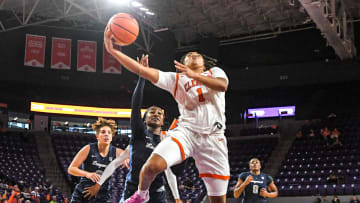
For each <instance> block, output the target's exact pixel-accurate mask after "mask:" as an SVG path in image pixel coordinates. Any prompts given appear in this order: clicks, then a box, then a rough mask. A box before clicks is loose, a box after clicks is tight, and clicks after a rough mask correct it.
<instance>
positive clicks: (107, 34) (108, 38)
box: [104, 27, 115, 54]
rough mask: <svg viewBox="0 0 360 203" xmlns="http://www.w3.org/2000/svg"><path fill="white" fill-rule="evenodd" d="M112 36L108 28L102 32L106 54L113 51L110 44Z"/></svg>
mask: <svg viewBox="0 0 360 203" xmlns="http://www.w3.org/2000/svg"><path fill="white" fill-rule="evenodd" d="M112 38H113V34H112V33H111V32H110V29H109V28H108V27H106V28H105V31H104V45H105V49H106V50H107V52H109V53H110V54H111V53H112V52H113V51H114V50H115V49H114V45H113V42H112Z"/></svg>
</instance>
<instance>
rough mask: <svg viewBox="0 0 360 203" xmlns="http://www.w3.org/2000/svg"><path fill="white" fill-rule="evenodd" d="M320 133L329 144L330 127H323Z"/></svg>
mask: <svg viewBox="0 0 360 203" xmlns="http://www.w3.org/2000/svg"><path fill="white" fill-rule="evenodd" d="M320 134H321V136H322V138H323V139H324V141H325V142H326V144H329V143H328V139H329V136H330V134H331V132H330V130H329V128H328V127H324V128H321V129H320Z"/></svg>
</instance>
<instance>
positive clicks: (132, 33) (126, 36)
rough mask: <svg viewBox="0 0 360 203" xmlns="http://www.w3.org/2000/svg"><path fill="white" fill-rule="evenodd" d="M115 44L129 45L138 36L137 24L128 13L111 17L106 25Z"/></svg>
mask: <svg viewBox="0 0 360 203" xmlns="http://www.w3.org/2000/svg"><path fill="white" fill-rule="evenodd" d="M107 26H108V27H109V29H110V32H112V34H113V35H114V39H115V41H116V43H117V44H119V45H121V46H126V45H130V44H131V43H133V42H134V41H135V40H136V38H137V36H138V35H139V23H138V22H137V20H136V19H135V18H134V17H133V16H131V15H130V14H128V13H118V14H115V15H113V16H112V17H111V19H110V20H109V22H108V25H107Z"/></svg>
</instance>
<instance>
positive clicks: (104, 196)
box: [70, 184, 111, 203]
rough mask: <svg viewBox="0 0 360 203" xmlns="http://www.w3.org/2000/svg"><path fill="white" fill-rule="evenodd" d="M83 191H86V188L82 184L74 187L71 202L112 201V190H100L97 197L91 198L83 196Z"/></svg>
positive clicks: (99, 202) (94, 202)
mask: <svg viewBox="0 0 360 203" xmlns="http://www.w3.org/2000/svg"><path fill="white" fill-rule="evenodd" d="M83 191H84V188H83V187H82V186H81V185H79V184H77V185H76V187H75V189H74V192H73V193H72V195H71V199H70V203H83V202H87V203H109V202H111V195H110V192H108V191H103V192H102V191H99V193H98V195H97V196H96V198H92V199H90V200H88V199H87V198H84V197H83V194H82V192H83Z"/></svg>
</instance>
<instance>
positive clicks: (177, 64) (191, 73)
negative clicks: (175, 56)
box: [174, 60, 199, 78]
mask: <svg viewBox="0 0 360 203" xmlns="http://www.w3.org/2000/svg"><path fill="white" fill-rule="evenodd" d="M174 63H175V68H176V69H177V70H179V71H181V72H182V73H183V74H184V75H186V76H188V77H189V78H195V77H196V76H197V75H199V73H196V72H194V71H193V70H191V69H190V68H189V67H187V66H185V65H184V64H182V63H180V62H178V61H176V60H174Z"/></svg>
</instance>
